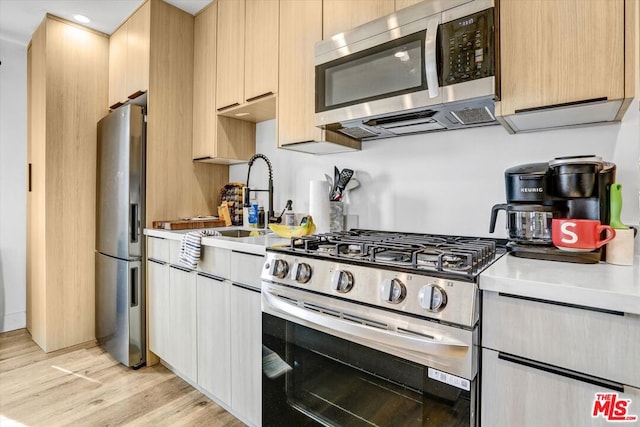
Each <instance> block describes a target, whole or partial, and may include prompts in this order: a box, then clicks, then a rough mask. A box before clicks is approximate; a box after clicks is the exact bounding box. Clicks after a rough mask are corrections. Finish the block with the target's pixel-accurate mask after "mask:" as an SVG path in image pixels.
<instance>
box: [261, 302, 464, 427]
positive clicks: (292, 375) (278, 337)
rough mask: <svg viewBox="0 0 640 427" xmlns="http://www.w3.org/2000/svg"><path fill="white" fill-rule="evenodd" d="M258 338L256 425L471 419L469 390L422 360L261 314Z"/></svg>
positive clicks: (456, 421) (453, 422) (414, 423)
mask: <svg viewBox="0 0 640 427" xmlns="http://www.w3.org/2000/svg"><path fill="white" fill-rule="evenodd" d="M262 344H263V376H262V378H263V383H262V384H263V402H262V408H263V418H262V421H263V425H264V426H282V425H296V426H315V425H327V426H372V425H373V426H468V425H470V424H471V413H472V412H473V411H472V408H473V407H474V406H475V405H472V397H471V396H472V395H474V394H475V393H471V392H468V391H464V390H461V389H458V388H455V387H452V386H449V385H447V384H443V383H440V382H436V381H434V380H431V379H429V378H428V377H427V367H425V366H421V365H418V364H416V363H414V362H411V361H408V360H405V359H401V358H398V357H395V356H392V355H389V354H386V353H382V352H380V351H377V350H374V349H371V348H368V347H365V346H362V345H359V344H356V343H353V342H350V341H346V340H343V339H341V338H337V337H334V336H331V335H328V334H325V333H322V332H319V331H316V330H314V329H310V328H307V327H304V326H301V325H298V324H296V323H293V322H288V321H286V320H283V319H280V318H278V317H274V316H271V315H269V314H266V313H263V341H262ZM474 383H475V382H474ZM474 385H475V384H474ZM472 390H473V387H472Z"/></svg>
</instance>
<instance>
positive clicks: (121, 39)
mask: <svg viewBox="0 0 640 427" xmlns="http://www.w3.org/2000/svg"><path fill="white" fill-rule="evenodd" d="M150 9H151V4H150V3H149V2H146V3H144V4H143V5H142V6H141V7H140V8H139V9H138V10H136V12H135V13H134V14H133V15H131V17H129V19H128V20H126V21H125V22H124V23H123V24H122V25H121V26H120V27H119V28H118V29H117V30H116V31H115V32H114V33H113V34H112V35H111V38H110V42H109V106H110V108H116V107H118V106H119V105H122V104H123V103H125V102H126V101H127V100H128V99H129V98H134V97H136V96H137V95H139V94H141V93H143V92H146V91H147V90H148V89H149V41H150V31H151V30H150V25H151V13H150Z"/></svg>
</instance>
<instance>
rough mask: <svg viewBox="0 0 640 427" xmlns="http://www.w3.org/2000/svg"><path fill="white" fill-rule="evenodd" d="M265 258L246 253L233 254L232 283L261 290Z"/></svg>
mask: <svg viewBox="0 0 640 427" xmlns="http://www.w3.org/2000/svg"><path fill="white" fill-rule="evenodd" d="M263 265H264V256H262V255H253V254H248V253H245V252H236V251H232V252H231V272H230V273H231V281H232V282H234V283H241V284H243V285H248V286H252V287H255V288H256V289H260V274H262V267H263Z"/></svg>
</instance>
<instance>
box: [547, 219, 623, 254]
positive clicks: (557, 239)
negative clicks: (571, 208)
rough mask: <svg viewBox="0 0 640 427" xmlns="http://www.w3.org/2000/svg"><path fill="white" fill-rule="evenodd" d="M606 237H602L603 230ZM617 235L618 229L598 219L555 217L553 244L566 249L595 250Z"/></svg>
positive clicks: (552, 225) (552, 230)
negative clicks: (603, 223)
mask: <svg viewBox="0 0 640 427" xmlns="http://www.w3.org/2000/svg"><path fill="white" fill-rule="evenodd" d="M603 231H606V237H605V238H604V239H601V237H600V236H602V232H603ZM614 237H616V231H615V230H614V229H613V228H611V227H610V226H608V225H602V224H600V221H598V220H596V219H575V218H553V219H552V222H551V239H552V240H553V244H554V245H555V246H556V247H557V248H558V249H562V250H565V251H577V252H586V251H593V250H595V249H598V248H599V247H601V246H603V245H605V244H606V243H607V242H609V241H610V240H611V239H613V238H614Z"/></svg>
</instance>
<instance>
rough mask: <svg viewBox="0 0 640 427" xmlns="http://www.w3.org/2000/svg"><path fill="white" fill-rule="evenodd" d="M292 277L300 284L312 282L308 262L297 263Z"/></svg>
mask: <svg viewBox="0 0 640 427" xmlns="http://www.w3.org/2000/svg"><path fill="white" fill-rule="evenodd" d="M291 276H292V279H294V280H295V281H296V282H298V283H307V282H308V281H309V280H311V266H310V265H309V264H307V263H306V262H296V263H295V264H293V274H292V275H291Z"/></svg>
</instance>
